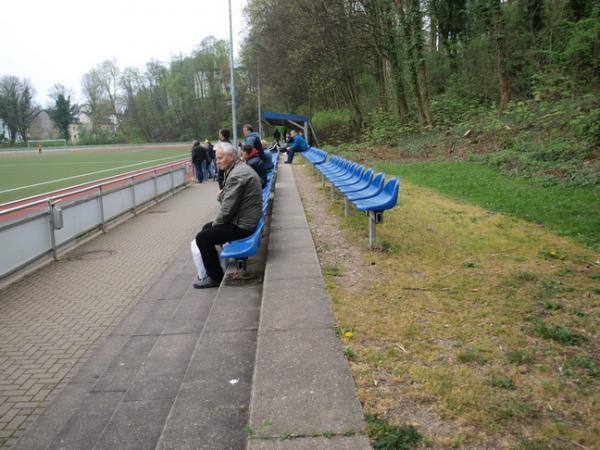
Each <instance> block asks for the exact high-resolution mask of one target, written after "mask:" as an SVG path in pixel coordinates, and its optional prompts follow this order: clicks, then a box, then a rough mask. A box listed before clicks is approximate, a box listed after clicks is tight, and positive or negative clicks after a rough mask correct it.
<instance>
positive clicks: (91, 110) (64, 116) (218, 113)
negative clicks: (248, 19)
mask: <svg viewBox="0 0 600 450" xmlns="http://www.w3.org/2000/svg"><path fill="white" fill-rule="evenodd" d="M254 82H255V78H254V77H251V76H249V74H248V71H247V70H246V68H244V67H241V66H240V67H236V94H237V101H238V121H240V123H243V122H253V123H256V121H257V119H258V113H257V110H256V102H257V98H256V96H257V92H256V86H255V84H253V83H254ZM34 95H35V90H34V88H33V86H32V85H31V83H30V82H29V81H28V80H26V79H19V78H17V77H14V76H4V77H2V78H1V79H0V120H2V121H3V123H4V126H5V128H6V130H7V134H8V136H7V138H8V140H9V141H10V143H11V144H14V143H15V141H16V140H17V139H21V140H24V141H26V140H27V137H28V129H29V127H30V125H31V122H32V121H33V119H34V118H35V116H36V115H37V114H38V113H39V112H40V111H41V110H42V108H41V107H40V105H38V104H36V103H35V101H34V100H33V98H34ZM49 95H50V97H51V99H52V104H51V105H50V106H49V107H48V108H46V110H47V111H48V113H49V115H50V117H51V119H52V121H53V122H54V125H55V126H56V128H57V129H58V130H59V131H60V134H61V135H62V136H63V137H64V138H65V139H69V137H70V136H69V135H68V133H69V124H70V123H72V122H73V119H74V117H75V114H76V113H77V112H78V111H85V113H86V114H87V115H88V116H89V118H90V124H89V127H88V128H87V129H84V130H82V131H80V133H79V136H78V138H79V141H80V142H82V143H88V144H94V143H107V142H172V141H186V140H192V139H197V138H200V137H204V138H214V137H216V133H217V130H218V129H219V128H222V127H230V126H231V86H230V75H229V45H228V43H226V42H225V41H223V40H219V39H216V38H214V37H212V36H211V37H207V38H205V39H204V40H203V41H202V42H201V43H200V44H199V46H198V47H197V49H196V50H195V51H194V52H193V53H192V54H191V55H188V56H183V55H182V56H179V57H176V58H174V59H173V60H171V61H170V62H169V63H163V62H159V61H149V62H148V63H147V64H146V66H145V68H144V69H138V68H131V67H126V68H121V67H119V65H118V64H117V62H116V61H114V60H107V61H104V62H101V63H99V64H97V65H96V66H94V67H92V68H91V69H90V70H89V71H88V72H86V73H85V74H83V76H82V79H81V104H75V102H74V101H73V99H72V96H71V95H70V93H69V92H68V90H67V89H66V88H65V87H64V86H62V85H60V84H57V85H55V86H54V87H53V88H52V90H51V92H50V93H49ZM113 123H114V124H115V125H116V129H117V130H118V131H117V134H116V135H115V134H112V133H111V131H109V130H110V127H106V125H107V124H113Z"/></svg>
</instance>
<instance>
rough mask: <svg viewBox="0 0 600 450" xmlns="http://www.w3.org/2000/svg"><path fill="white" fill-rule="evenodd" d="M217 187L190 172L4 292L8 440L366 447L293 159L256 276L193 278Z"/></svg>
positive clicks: (3, 406) (0, 297)
mask: <svg viewBox="0 0 600 450" xmlns="http://www.w3.org/2000/svg"><path fill="white" fill-rule="evenodd" d="M215 197H216V185H215V184H214V183H203V184H201V185H196V184H194V185H192V186H190V188H188V189H185V190H183V191H181V192H180V193H178V194H176V195H175V196H174V197H172V198H170V199H167V200H165V201H163V202H162V203H160V204H158V205H156V206H154V207H152V208H150V209H149V210H147V211H145V212H144V213H142V214H140V215H139V216H138V217H135V218H133V219H131V220H130V221H128V222H126V223H124V224H122V225H120V226H119V227H117V228H115V229H113V230H111V231H110V232H109V233H107V234H104V235H102V236H100V237H98V238H96V239H94V240H93V241H90V242H88V243H87V244H85V245H83V246H82V247H80V248H78V249H77V250H75V251H74V252H73V253H71V254H68V255H67V256H66V257H65V258H63V259H62V260H61V261H59V262H57V263H53V264H51V265H49V266H47V267H45V268H43V269H41V270H39V271H37V272H35V273H34V274H32V275H31V276H28V277H26V278H24V279H23V280H21V281H20V282H18V283H16V284H13V285H12V286H10V287H8V288H6V289H4V290H3V291H0V447H1V448H3V449H4V448H17V449H27V450H33V449H59V448H60V449H91V448H94V449H104V448H106V449H108V448H110V449H116V448H118V449H138V448H139V449H149V448H160V449H212V448H215V449H216V448H232V449H243V448H249V449H338V448H339V449H367V448H370V446H369V443H368V440H367V439H366V438H365V437H363V436H361V435H360V433H361V430H362V427H363V425H364V424H363V418H362V411H361V407H360V404H359V402H358V401H357V399H356V395H355V387H354V382H353V380H352V377H351V374H350V370H349V367H348V364H347V362H346V360H345V358H344V356H343V353H342V348H341V345H340V343H339V341H338V339H337V337H336V335H335V332H334V320H333V317H332V314H331V311H330V308H329V303H328V298H327V294H326V290H325V286H324V283H323V279H322V276H321V270H320V266H319V261H318V258H317V255H316V252H315V249H314V244H313V242H312V237H311V235H310V231H309V229H308V224H307V222H306V219H305V216H304V210H303V208H302V204H301V201H300V197H299V195H298V191H297V189H296V185H295V181H294V177H293V172H292V170H291V167H289V166H284V165H281V166H280V170H279V174H278V180H277V184H276V188H275V198H274V203H273V215H272V220H271V224H270V236H269V239H268V240H267V239H264V241H263V247H266V246H267V244H268V250H267V249H265V248H263V250H262V251H261V254H262V257H259V258H257V260H256V261H255V262H254V263H253V264H252V265H250V270H251V272H253V276H252V277H249V278H248V279H245V280H228V281H226V282H225V283H224V284H223V285H222V286H221V287H220V288H219V289H210V290H195V289H193V288H192V281H193V279H194V276H195V273H194V267H193V264H192V261H191V256H190V254H189V242H190V240H191V238H192V237H193V235H194V234H195V232H196V230H197V229H198V228H199V227H200V226H201V225H202V224H203V223H205V222H206V221H208V220H210V218H211V217H212V216H213V215H214V212H215V208H216V207H217V205H216V202H215ZM267 253H268V257H266V254H267ZM265 257H266V261H265Z"/></svg>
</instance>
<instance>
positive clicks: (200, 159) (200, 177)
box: [192, 141, 208, 183]
mask: <svg viewBox="0 0 600 450" xmlns="http://www.w3.org/2000/svg"><path fill="white" fill-rule="evenodd" d="M207 158H208V155H207V153H206V149H205V148H204V147H202V146H201V145H200V142H198V141H194V142H192V164H194V169H195V171H196V181H198V183H202V181H204V165H205V163H206V159H207Z"/></svg>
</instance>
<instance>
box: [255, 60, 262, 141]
mask: <svg viewBox="0 0 600 450" xmlns="http://www.w3.org/2000/svg"><path fill="white" fill-rule="evenodd" d="M256 61H257V64H256V78H257V81H258V82H257V85H258V134H259V136H260V138H261V139H262V138H263V132H262V117H261V116H262V111H261V110H260V61H259V58H256Z"/></svg>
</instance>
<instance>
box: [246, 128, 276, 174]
mask: <svg viewBox="0 0 600 450" xmlns="http://www.w3.org/2000/svg"><path fill="white" fill-rule="evenodd" d="M242 133H244V137H245V138H246V144H249V145H251V146H252V147H254V148H255V149H256V150H258V155H259V157H260V159H261V160H262V162H263V164H264V165H265V169H266V170H267V172H268V171H270V170H271V169H272V168H273V161H272V160H271V156H269V155H267V154H266V153H265V151H264V149H263V146H262V142H261V140H260V136H259V135H258V133H257V132H256V131H254V128H252V125H250V124H246V125H244V128H242Z"/></svg>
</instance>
